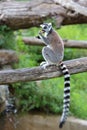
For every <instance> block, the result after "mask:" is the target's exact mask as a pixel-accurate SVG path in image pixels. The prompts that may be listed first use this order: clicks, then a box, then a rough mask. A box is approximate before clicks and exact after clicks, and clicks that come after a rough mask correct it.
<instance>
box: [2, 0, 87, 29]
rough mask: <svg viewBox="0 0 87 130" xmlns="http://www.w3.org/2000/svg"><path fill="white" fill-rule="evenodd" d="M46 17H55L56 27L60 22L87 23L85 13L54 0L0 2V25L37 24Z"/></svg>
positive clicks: (23, 25) (18, 26) (14, 26)
mask: <svg viewBox="0 0 87 130" xmlns="http://www.w3.org/2000/svg"><path fill="white" fill-rule="evenodd" d="M81 7H82V6H81ZM84 8H86V7H84ZM86 11H87V10H86ZM48 18H52V19H55V21H56V25H57V26H58V27H59V26H60V24H62V25H69V24H77V23H78V24H79V23H87V15H86V14H82V13H78V12H76V10H75V11H73V9H68V8H64V7H63V6H61V5H59V4H58V3H56V2H55V0H47V1H46V0H38V1H36V0H32V1H30V2H15V1H13V2H0V25H7V26H8V27H10V28H11V29H20V28H22V29H23V28H29V27H33V26H39V24H40V23H42V22H43V21H44V20H46V19H48Z"/></svg>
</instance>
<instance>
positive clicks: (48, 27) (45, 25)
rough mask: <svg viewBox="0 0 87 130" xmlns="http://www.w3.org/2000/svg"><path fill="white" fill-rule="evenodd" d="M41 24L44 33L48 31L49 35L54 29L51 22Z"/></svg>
mask: <svg viewBox="0 0 87 130" xmlns="http://www.w3.org/2000/svg"><path fill="white" fill-rule="evenodd" d="M40 26H41V27H42V31H43V33H46V34H47V35H48V34H49V32H50V31H51V29H52V24H51V23H43V24H41V25H40Z"/></svg>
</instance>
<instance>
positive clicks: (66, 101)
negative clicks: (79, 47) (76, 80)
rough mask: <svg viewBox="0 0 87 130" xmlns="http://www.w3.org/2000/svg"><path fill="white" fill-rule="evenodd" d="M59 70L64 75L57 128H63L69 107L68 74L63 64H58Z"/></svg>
mask: <svg viewBox="0 0 87 130" xmlns="http://www.w3.org/2000/svg"><path fill="white" fill-rule="evenodd" d="M60 69H61V70H62V73H63V74H64V99H63V113H62V117H61V120H60V124H59V128H62V127H63V124H64V123H65V121H66V119H67V116H68V113H69V107H70V74H69V71H68V69H67V67H66V65H65V64H63V63H61V64H60Z"/></svg>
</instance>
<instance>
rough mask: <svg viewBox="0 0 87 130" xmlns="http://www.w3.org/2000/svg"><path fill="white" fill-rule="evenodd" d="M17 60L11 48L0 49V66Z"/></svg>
mask: <svg viewBox="0 0 87 130" xmlns="http://www.w3.org/2000/svg"><path fill="white" fill-rule="evenodd" d="M16 62H18V56H17V55H16V53H15V51H12V50H0V66H2V65H6V64H10V65H11V64H13V63H16Z"/></svg>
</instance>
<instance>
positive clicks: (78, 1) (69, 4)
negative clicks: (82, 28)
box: [54, 0, 87, 16]
mask: <svg viewBox="0 0 87 130" xmlns="http://www.w3.org/2000/svg"><path fill="white" fill-rule="evenodd" d="M54 1H55V2H56V3H58V4H61V5H62V6H63V7H65V8H67V9H69V10H73V11H75V12H74V13H75V14H78V13H80V14H82V15H85V16H87V0H54Z"/></svg>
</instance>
